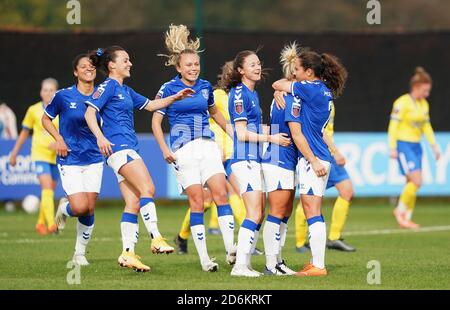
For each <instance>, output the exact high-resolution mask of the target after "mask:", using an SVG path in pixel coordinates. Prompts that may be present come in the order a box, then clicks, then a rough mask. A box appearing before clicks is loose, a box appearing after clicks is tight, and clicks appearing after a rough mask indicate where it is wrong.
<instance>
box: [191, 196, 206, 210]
mask: <svg viewBox="0 0 450 310" xmlns="http://www.w3.org/2000/svg"><path fill="white" fill-rule="evenodd" d="M189 206H190V207H191V210H192V211H194V212H200V211H203V210H204V206H203V197H202V196H201V195H195V194H193V195H190V197H189Z"/></svg>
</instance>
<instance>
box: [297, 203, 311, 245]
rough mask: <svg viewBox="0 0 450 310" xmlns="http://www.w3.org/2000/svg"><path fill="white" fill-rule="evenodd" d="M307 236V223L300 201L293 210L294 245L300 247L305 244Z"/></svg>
mask: <svg viewBox="0 0 450 310" xmlns="http://www.w3.org/2000/svg"><path fill="white" fill-rule="evenodd" d="M307 236H308V224H307V222H306V217H305V212H304V211H303V207H302V204H301V202H299V203H298V205H297V209H296V210H295V246H296V247H297V248H300V247H302V246H304V245H305V243H306V238H307Z"/></svg>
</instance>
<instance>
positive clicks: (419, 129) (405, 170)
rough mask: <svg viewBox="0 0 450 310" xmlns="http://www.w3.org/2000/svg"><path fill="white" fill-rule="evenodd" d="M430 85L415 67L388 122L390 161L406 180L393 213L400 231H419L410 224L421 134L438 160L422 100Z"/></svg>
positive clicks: (418, 174)
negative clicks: (407, 91)
mask: <svg viewBox="0 0 450 310" xmlns="http://www.w3.org/2000/svg"><path fill="white" fill-rule="evenodd" d="M431 85H432V80H431V76H430V75H429V74H428V73H427V72H426V71H425V70H424V69H423V68H422V67H417V68H416V72H415V73H414V75H413V76H412V78H411V81H410V89H411V90H410V93H408V94H405V95H403V96H401V97H400V98H398V99H397V100H396V101H395V102H394V107H393V109H392V113H391V120H390V122H389V129H388V136H389V148H390V157H391V158H393V159H397V160H398V163H399V166H400V172H401V173H402V174H403V175H405V176H406V185H405V187H404V188H403V191H402V193H401V195H400V199H399V202H398V205H397V207H396V208H395V209H394V216H395V218H396V220H397V223H398V224H399V225H400V226H401V227H403V228H418V227H419V225H418V224H416V223H414V222H413V221H412V214H413V211H414V207H415V205H416V197H417V191H418V190H419V188H420V186H421V185H422V147H421V145H420V140H421V138H422V134H425V137H426V139H427V140H428V143H429V144H430V146H431V149H432V150H433V153H434V156H435V158H436V160H438V159H439V157H440V156H441V153H440V150H439V146H438V144H437V143H436V139H435V137H434V132H433V128H432V127H431V123H430V115H429V105H428V101H427V100H426V98H427V97H428V96H429V95H430V91H431Z"/></svg>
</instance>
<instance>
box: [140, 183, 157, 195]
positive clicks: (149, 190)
mask: <svg viewBox="0 0 450 310" xmlns="http://www.w3.org/2000/svg"><path fill="white" fill-rule="evenodd" d="M139 191H140V193H141V196H145V197H154V196H155V187H154V186H151V185H148V186H145V187H142V188H141V189H140V190H139Z"/></svg>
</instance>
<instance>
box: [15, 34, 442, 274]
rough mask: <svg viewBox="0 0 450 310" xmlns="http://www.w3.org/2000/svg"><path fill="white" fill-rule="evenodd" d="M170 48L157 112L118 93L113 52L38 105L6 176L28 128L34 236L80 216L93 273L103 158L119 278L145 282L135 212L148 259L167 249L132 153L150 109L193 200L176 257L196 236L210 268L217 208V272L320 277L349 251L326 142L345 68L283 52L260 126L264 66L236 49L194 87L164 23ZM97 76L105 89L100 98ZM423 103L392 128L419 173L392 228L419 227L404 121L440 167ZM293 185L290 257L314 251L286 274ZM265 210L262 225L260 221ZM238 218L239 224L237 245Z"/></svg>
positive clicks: (185, 43)
mask: <svg viewBox="0 0 450 310" xmlns="http://www.w3.org/2000/svg"><path fill="white" fill-rule="evenodd" d="M165 44H166V48H167V50H168V55H163V56H165V57H167V62H166V66H173V67H174V68H175V69H176V71H177V75H176V76H175V78H174V79H172V80H171V81H169V82H167V83H165V84H163V85H162V86H161V88H160V90H159V92H158V93H157V95H156V98H155V99H154V100H150V99H148V98H146V97H144V96H142V95H141V94H139V93H137V92H136V91H135V90H133V89H132V88H130V87H128V86H127V85H125V84H124V80H125V79H126V78H129V77H130V69H131V67H132V63H131V60H130V56H129V54H128V53H127V51H126V50H125V49H123V48H122V47H119V46H111V47H108V48H105V49H102V48H99V49H97V50H94V51H92V52H91V53H88V54H82V55H79V56H77V57H76V58H75V59H74V62H73V72H74V75H75V77H76V78H77V83H76V84H75V85H73V86H71V87H68V88H64V89H61V90H59V91H58V92H56V94H55V95H54V96H53V98H51V96H47V97H49V98H47V97H46V98H47V99H46V100H43V102H42V103H38V104H35V105H33V106H32V107H31V108H30V109H29V111H28V112H27V115H26V117H25V120H24V122H23V126H24V129H23V130H22V132H21V135H20V137H19V139H18V141H17V143H16V146H15V148H14V149H13V151H12V154H11V161H10V162H11V164H12V165H14V164H15V158H16V156H17V153H18V151H19V149H20V147H21V146H22V144H23V142H24V141H25V139H26V138H27V137H28V134H29V131H30V130H31V129H32V130H33V131H34V134H33V141H32V157H33V160H34V161H35V164H36V169H37V173H38V176H39V180H40V183H41V186H42V207H41V213H40V215H39V219H38V223H37V226H36V229H37V231H38V232H39V233H42V234H44V233H46V232H48V231H50V232H55V231H57V230H62V229H64V225H65V223H66V220H67V218H68V217H77V218H78V221H77V239H76V245H75V253H74V256H73V261H74V262H75V263H77V264H79V265H87V264H88V261H87V259H86V256H85V253H86V246H87V244H88V243H89V240H90V238H91V236H92V232H93V228H94V207H95V203H96V200H97V196H98V193H99V192H100V187H101V181H102V173H103V165H104V159H105V158H106V163H107V165H108V166H109V167H111V168H112V169H113V171H114V173H115V174H116V176H117V179H118V183H119V188H120V191H121V193H122V196H123V198H124V201H125V208H124V211H123V214H122V219H121V234H122V244H123V252H122V253H121V255H120V256H119V258H118V263H119V264H120V266H122V267H127V268H132V269H134V270H136V271H142V272H145V271H149V270H150V267H149V266H147V265H145V264H144V263H142V261H141V260H140V257H139V256H138V255H136V254H135V251H134V248H135V244H136V243H137V242H138V231H139V227H138V215H139V214H140V215H141V218H142V220H143V222H144V224H145V228H146V230H147V231H148V233H149V235H150V236H151V238H152V244H151V250H152V252H154V253H171V252H173V251H174V250H175V249H174V248H173V247H172V246H170V245H169V244H168V243H167V241H166V239H165V238H163V236H162V235H161V233H160V232H159V229H158V219H157V212H156V207H155V202H154V200H153V197H154V194H155V186H154V184H153V181H152V178H151V176H150V174H149V172H148V169H147V167H146V165H145V164H144V161H143V160H142V158H141V157H140V155H139V149H138V140H137V136H136V133H135V130H134V123H133V111H134V110H136V109H138V110H144V109H145V110H147V111H154V112H155V113H153V117H152V130H153V134H154V136H155V138H156V140H157V142H158V144H159V146H160V148H161V151H162V153H163V156H164V159H165V160H166V161H167V162H168V163H169V164H170V165H171V166H172V168H173V172H174V174H175V176H176V179H177V182H178V185H179V190H180V194H184V195H186V196H187V198H188V201H189V210H188V213H187V214H186V217H185V219H184V222H183V224H182V229H181V231H180V233H179V235H178V236H177V238H176V242H177V246H178V250H179V251H181V252H183V251H186V242H187V241H186V240H187V238H188V237H189V233H192V238H193V240H194V244H195V248H196V250H197V253H198V255H199V259H200V264H201V267H202V269H203V270H204V271H206V272H213V271H217V270H218V267H219V265H218V264H217V263H216V262H215V261H214V260H213V259H211V258H210V256H209V255H208V250H207V245H206V231H205V225H204V211H205V208H206V207H209V206H210V205H211V204H213V207H212V208H211V209H212V210H216V211H215V212H216V216H215V217H213V218H214V219H216V221H215V222H216V224H215V225H216V226H217V227H218V229H220V233H221V235H222V237H223V242H224V246H225V251H226V262H227V263H228V264H230V265H234V266H233V268H232V271H231V275H232V276H245V277H259V276H261V275H263V274H264V275H283V276H284V275H295V276H323V275H326V274H327V270H326V267H325V248H326V247H327V246H328V247H329V248H335V249H340V250H344V251H354V250H355V249H354V248H353V247H351V246H349V245H348V244H346V243H344V242H343V240H342V239H341V232H342V230H343V227H344V224H345V221H346V217H347V214H348V210H349V205H350V202H351V199H352V196H353V190H352V183H351V181H350V179H349V176H348V174H347V172H346V170H345V168H344V165H345V158H344V156H342V154H341V153H340V152H339V150H338V149H337V148H336V146H335V145H334V143H333V129H334V128H333V123H334V113H335V112H334V111H335V108H334V103H333V100H334V99H335V98H338V97H339V96H340V95H341V94H342V92H343V90H344V86H345V82H346V79H347V72H346V70H345V68H344V67H343V65H342V64H341V63H340V62H339V60H338V59H337V58H336V57H334V56H333V55H330V54H326V53H325V54H318V53H316V52H315V51H312V50H309V49H306V48H300V47H299V46H297V44H296V43H292V44H289V45H286V46H285V47H284V48H283V50H282V51H281V57H280V60H281V65H282V69H283V74H284V77H283V79H280V80H278V81H276V82H274V83H273V85H272V86H273V89H274V91H275V92H274V100H273V102H272V105H271V108H270V124H269V125H263V123H262V112H261V106H260V102H259V97H258V93H257V92H256V86H257V84H258V82H259V81H260V80H261V77H262V75H263V68H262V66H261V62H260V60H259V58H258V55H257V53H256V52H254V51H249V50H245V51H241V52H239V53H238V54H237V55H236V57H235V59H234V60H233V61H230V62H227V63H225V65H224V66H223V68H222V73H221V75H220V79H219V81H218V83H217V85H216V86H215V87H213V86H212V85H211V83H210V82H208V81H206V80H203V79H199V74H200V57H199V55H198V53H199V51H198V50H199V47H200V41H199V39H195V40H192V39H189V31H188V29H187V28H186V27H185V26H183V25H179V26H174V25H171V26H170V28H169V30H168V31H167V32H166V33H165ZM97 69H98V70H100V71H101V72H102V73H103V74H105V76H107V78H106V80H104V81H103V82H102V83H101V84H100V85H98V86H97V87H95V86H94V80H95V77H96V70H97ZM418 74H421V77H422V79H418V78H416V80H417V81H416V82H415V84H414V83H412V85H411V87H412V90H414V89H415V88H417V87H423V85H428V84H430V85H431V78H430V79H429V81H428V80H424V79H423V77H424V76H425V75H427V74H426V73H425V72H422V71H421V72H420V73H418ZM428 77H429V76H428ZM55 83H56V81H54V80H45V81H44V83H43V88H42V89H43V93H42V94H41V95H42V98H44V95H45V93H46V92H48V93H51V91H52V90H53V92H55V91H56V89H57V85H56V84H55ZM413 84H414V85H413ZM419 93H420V92H419V91H412V94H413V95H411V96H410V97H408V98H404V99H403V101H405V102H406V101H408V100H410V101H412V102H413V104H409V102H408V103H396V105H394V111H393V116H392V118H393V120H392V121H391V122H392V124H391V125H390V129H389V133H390V137H391V138H390V145H391V147H392V152H391V153H392V156H393V157H394V156H396V157H397V156H398V157H399V158H400V159H399V160H400V161H401V162H402V161H405V160H406V162H407V163H408V162H410V161H411V160H414V159H412V158H415V159H416V158H417V159H416V161H415V163H416V164H417V165H416V166H415V167H411V165H410V164H409V165H407V166H404V168H403V170H402V171H404V173H405V174H406V175H407V177H408V183H407V185H406V186H405V190H404V193H403V194H402V197H401V199H400V203H399V207H398V208H397V209H396V210H395V216H396V218H397V220H398V221H399V224H400V225H402V226H403V227H410V228H413V227H417V226H415V225H417V224H415V223H413V222H412V221H411V214H412V208H413V206H414V204H415V191H417V188H418V186H420V184H417V183H418V182H419V181H420V175H417V174H420V166H419V162H418V160H419V159H420V156H421V155H420V152H419V150H418V149H417V148H418V147H417V144H418V143H417V142H418V141H419V140H420V136H421V134H422V131H421V130H422V129H421V128H420V129H418V130H416V131H417V132H414V133H415V134H416V135H415V136H414V139H413V140H414V141H413V140H411V138H410V136H406V135H403V136H402V135H400V134H399V132H400V133H401V132H402V130H403V131H405V130H406V129H405V128H407V126H408V124H407V122H409V119H411V121H410V122H414V125H415V126H416V125H417V123H420V122H421V126H423V127H424V128H425V132H426V133H427V137H429V141H430V143H431V144H432V145H434V147H433V150H435V153H436V156H437V157H438V156H439V149H438V148H437V147H436V146H435V145H436V144H435V141H434V137H433V132H432V129H431V126H430V125H429V118H428V104H427V103H426V100H425V98H426V97H427V95H428V93H429V89H428V93H425V92H424V91H422V92H421V93H420V94H419ZM416 94H417V95H416ZM403 101H402V102H403ZM419 108H420V109H423V113H422V114H424V113H425V112H426V116H423V119H419V116H420V115H422V114H420V113H419V112H417V113H416V112H415V110H413V109H419ZM425 110H426V111H425ZM421 111H422V110H421ZM411 113H416V114H417V115H416V114H414V116H411ZM419 114H420V115H419ZM164 117H167V118H168V120H169V126H170V138H169V141H168V143H167V142H166V139H165V136H164V133H163V130H162V121H163V119H164ZM58 126H59V127H58ZM47 133H48V134H50V136H49V135H48V134H47ZM408 137H409V138H408ZM53 139H54V140H53ZM417 139H419V140H417ZM49 145H52V148H53V149H54V150H56V163H57V165H55V164H54V163H55V151H53V152H52V151H51V150H48V146H49ZM42 146H43V147H42ZM419 148H420V144H419ZM397 149H398V151H397ZM44 150H45V151H44ZM397 152H398V153H397ZM413 156H414V157H413ZM406 169H409V170H406ZM58 170H59V175H60V178H61V181H62V185H63V188H64V191H65V192H66V194H67V199H64V200H62V201H61V202H60V204H59V206H58V208H57V211H56V217H55V218H54V219H53V212H54V207H53V190H54V188H55V185H56V179H57V175H58ZM411 184H412V185H411ZM297 186H298V188H299V192H300V198H301V199H300V203H299V206H298V207H297V210H296V234H297V236H296V237H297V244H296V245H297V250H298V251H300V252H302V251H306V250H307V249H308V250H310V251H311V260H310V261H309V262H308V263H306V264H305V266H304V267H303V268H301V270H299V271H297V272H295V271H293V270H292V269H290V268H289V267H288V266H287V265H286V263H285V261H284V260H283V257H282V249H283V247H284V245H285V240H286V233H287V223H288V220H289V218H290V216H291V214H292V211H293V202H294V197H295V191H296V188H297ZM333 186H334V187H336V188H337V189H338V192H339V197H338V199H337V200H336V203H335V205H334V208H333V215H332V221H331V226H330V233H329V236H328V238H327V235H326V226H325V221H324V218H323V216H322V213H321V204H322V197H323V195H324V192H325V190H326V189H327V188H329V187H333ZM413 192H414V193H413ZM405 193H406V194H405ZM412 200H414V201H412ZM266 201H267V203H268V206H269V213H268V214H267V216H265V214H264V210H265V205H266ZM44 205H45V207H44ZM235 217H236V220H237V221H238V222H239V226H240V228H239V232H238V237H237V243H235V240H234V230H235ZM264 219H266V221H265V223H264V228H263V230H262V235H263V243H264V252H265V255H266V266H265V270H264V271H263V272H262V273H261V272H259V271H256V270H254V269H253V268H252V265H251V257H252V253H254V252H255V247H256V244H257V241H258V238H259V235H260V229H261V227H262V224H263V220H264ZM46 222H47V226H46V225H45V223H46ZM307 233H308V234H309V238H308V242H307V241H306V239H307V238H306V235H307Z"/></svg>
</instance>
